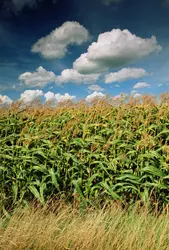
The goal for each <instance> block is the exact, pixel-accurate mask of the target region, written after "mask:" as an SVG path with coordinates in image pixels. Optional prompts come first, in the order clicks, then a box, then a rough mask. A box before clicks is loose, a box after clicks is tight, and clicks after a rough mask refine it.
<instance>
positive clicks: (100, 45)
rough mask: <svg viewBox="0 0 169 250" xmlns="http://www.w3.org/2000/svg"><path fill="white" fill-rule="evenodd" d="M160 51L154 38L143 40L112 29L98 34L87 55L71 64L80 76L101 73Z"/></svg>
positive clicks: (125, 31) (124, 31)
mask: <svg viewBox="0 0 169 250" xmlns="http://www.w3.org/2000/svg"><path fill="white" fill-rule="evenodd" d="M161 49H162V48H161V46H160V45H159V44H158V42H157V40H156V37H155V36H152V37H151V38H146V39H144V38H141V37H137V36H136V35H134V34H132V33H131V32H130V31H129V30H120V29H113V30H112V31H111V32H105V33H102V34H100V35H99V37H98V39H97V42H93V43H92V44H91V45H90V46H89V48H88V51H87V53H84V54H82V55H81V56H80V57H79V58H78V59H77V60H76V61H75V62H74V63H73V68H74V69H77V70H78V72H79V73H81V74H91V73H102V72H104V71H106V70H108V69H110V68H117V67H122V66H124V65H127V64H130V63H133V62H135V61H137V60H139V59H141V58H143V57H145V56H148V55H149V54H151V53H153V52H155V51H156V52H159V51H160V50H161Z"/></svg>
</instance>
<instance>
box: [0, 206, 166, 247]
mask: <svg viewBox="0 0 169 250" xmlns="http://www.w3.org/2000/svg"><path fill="white" fill-rule="evenodd" d="M0 249H2V250H23V249H27V250H28V249H29V250H40V249H43V250H48V249H53V250H54V249H56V250H64V249H72V250H103V249H104V250H167V249H169V216H168V215H161V216H160V217H158V216H153V215H151V214H149V213H148V211H147V210H146V209H144V210H142V211H141V210H137V209H135V210H133V212H132V213H126V212H125V211H124V210H121V209H120V208H119V207H118V206H110V207H109V208H107V209H102V210H96V211H94V210H89V211H87V212H86V213H82V214H81V213H79V212H77V210H74V209H72V208H71V207H70V206H66V205H63V204H62V205H61V204H60V206H59V207H58V208H57V209H56V210H55V212H52V211H51V212H49V211H48V210H46V209H42V208H41V209H40V208H35V207H33V206H32V207H28V208H24V209H19V210H16V211H15V212H14V213H13V215H12V217H11V219H10V220H9V221H8V222H7V221H6V219H0Z"/></svg>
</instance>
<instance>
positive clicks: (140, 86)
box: [133, 82, 150, 89]
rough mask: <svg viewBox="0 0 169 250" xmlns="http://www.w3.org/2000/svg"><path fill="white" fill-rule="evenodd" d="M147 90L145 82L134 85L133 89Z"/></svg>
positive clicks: (148, 85) (147, 85)
mask: <svg viewBox="0 0 169 250" xmlns="http://www.w3.org/2000/svg"><path fill="white" fill-rule="evenodd" d="M147 87H148V88H149V87H150V84H148V83H146V82H138V83H136V84H135V85H134V87H133V89H141V88H147Z"/></svg>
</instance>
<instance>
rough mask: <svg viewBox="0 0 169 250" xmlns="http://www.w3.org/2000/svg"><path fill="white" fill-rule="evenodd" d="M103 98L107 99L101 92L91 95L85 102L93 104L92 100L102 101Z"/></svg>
mask: <svg viewBox="0 0 169 250" xmlns="http://www.w3.org/2000/svg"><path fill="white" fill-rule="evenodd" d="M103 97H105V95H104V94H103V93H101V92H96V91H95V92H93V93H92V94H91V95H88V96H87V97H86V98H85V100H86V102H91V101H92V100H94V99H95V98H98V99H102V98H103Z"/></svg>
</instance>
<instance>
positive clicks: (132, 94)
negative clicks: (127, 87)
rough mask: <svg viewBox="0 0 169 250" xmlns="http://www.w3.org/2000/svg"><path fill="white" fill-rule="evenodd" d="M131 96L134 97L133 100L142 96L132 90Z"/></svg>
mask: <svg viewBox="0 0 169 250" xmlns="http://www.w3.org/2000/svg"><path fill="white" fill-rule="evenodd" d="M131 96H132V97H134V98H140V97H141V96H142V94H140V93H138V91H137V90H134V89H133V90H132V91H131Z"/></svg>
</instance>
